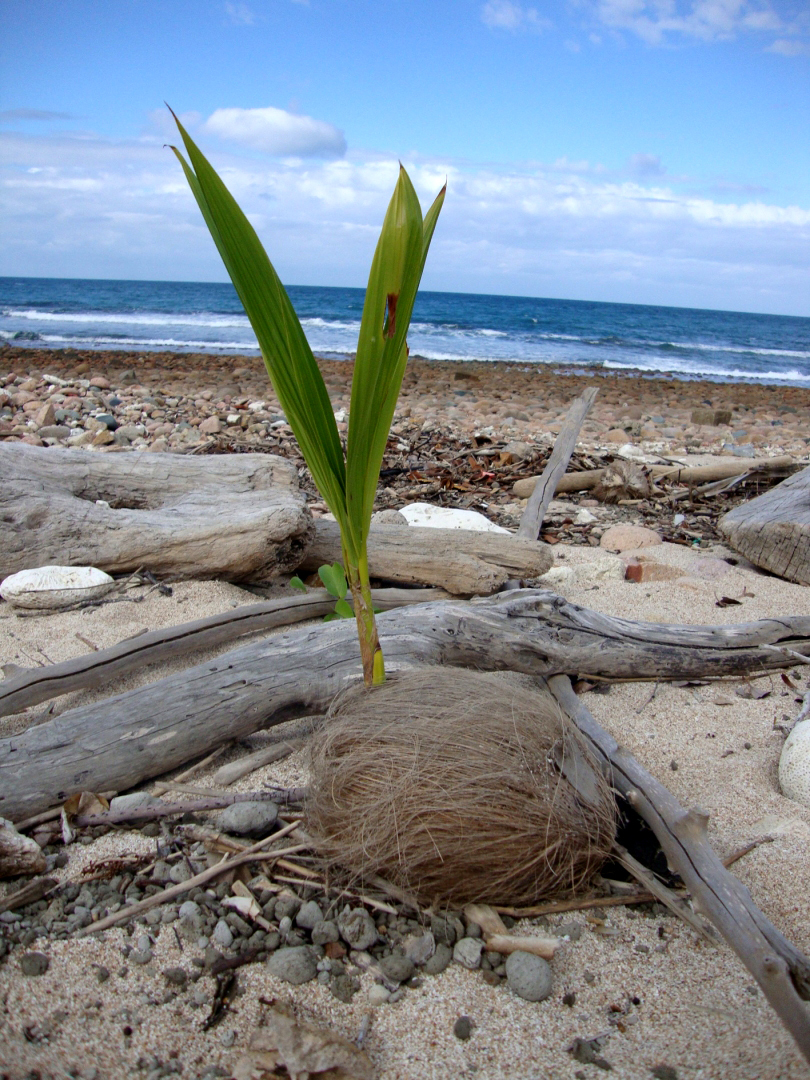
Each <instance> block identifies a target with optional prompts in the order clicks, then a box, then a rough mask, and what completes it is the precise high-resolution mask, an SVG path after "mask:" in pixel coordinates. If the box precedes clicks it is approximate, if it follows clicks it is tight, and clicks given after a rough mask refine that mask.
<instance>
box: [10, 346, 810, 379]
mask: <svg viewBox="0 0 810 1080" xmlns="http://www.w3.org/2000/svg"><path fill="white" fill-rule="evenodd" d="M10 352H13V353H14V355H18V354H21V353H25V352H31V353H35V354H44V355H56V356H57V357H68V358H73V359H75V358H76V357H78V356H80V357H82V359H88V358H90V357H93V356H102V357H107V356H114V357H116V358H119V357H120V358H127V357H129V358H132V357H137V358H138V359H142V358H148V359H149V360H150V361H151V360H156V359H159V358H161V357H188V358H189V359H194V360H198V361H199V360H206V359H212V360H217V359H219V360H234V361H240V362H241V363H243V364H244V363H250V362H257V363H259V364H261V362H262V358H261V352H260V350H259V347H258V345H257V346H256V347H255V348H254V349H251V350H250V351H247V352H235V351H233V350H220V349H214V348H211V349H203V350H195V349H192V348H190V347H189V348H174V349H141V348H138V347H137V346H134V345H133V346H129V347H128V348H125V349H124V348H120V349H116V348H113V347H111V346H107V345H105V346H103V347H97V346H90V345H88V346H84V347H73V346H56V345H43V344H42V343H41V342H30V343H28V344H25V343H23V342H15V341H13V340H6V341H3V342H2V344H0V361H2V358H3V356H4V354H6V353H10ZM315 358H316V360H318V362H319V363H320V362H324V363H336V364H347V363H348V364H351V363H353V362H354V358H355V354H354V352H339V351H329V350H320V351H318V352H315ZM414 362H418V363H421V364H428V365H438V366H439V367H444V366H446V365H450V364H452V365H461V366H463V367H473V366H476V367H477V366H483V367H488V368H508V369H516V370H521V371H526V372H535V371H536V372H545V373H548V374H549V375H559V376H567V377H571V378H584V379H588V378H619V379H621V378H628V379H648V380H654V381H655V380H664V381H667V382H675V383H700V384H707V385H710V386H755V387H756V386H762V387H774V388H777V389H796V390H808V391H810V378H805V379H790V378H787V377H786V378H775V377H772V376H768V377H767V378H765V377H762V378H760V377H757V376H756V375H737V376H734V375H722V374H719V373H712V374H708V375H703V376H701V375H694V374H690V373H688V372H679V371H675V370H672V371H669V370H666V369H661V370H657V369H652V368H642V367H632V366H630V365H620V364H616V365H614V366H610V365H609V364H608V363H605V362H601V363H600V362H599V361H596V360H582V361H580V362H577V361H556V360H555V361H539V360H538V361H531V360H519V359H509V360H504V359H496V358H493V359H483V358H480V357H471V358H464V357H456V358H438V357H430V356H422V355H421V354H420V353H417V352H413V353H411V354H410V356H409V359H408V363H409V364H412V363H414Z"/></svg>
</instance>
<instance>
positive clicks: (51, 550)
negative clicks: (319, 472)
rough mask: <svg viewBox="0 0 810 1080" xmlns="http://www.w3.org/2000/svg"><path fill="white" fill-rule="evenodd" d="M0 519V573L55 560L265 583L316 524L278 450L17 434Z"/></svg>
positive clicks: (1, 459) (2, 457)
mask: <svg viewBox="0 0 810 1080" xmlns="http://www.w3.org/2000/svg"><path fill="white" fill-rule="evenodd" d="M100 501H101V502H102V503H108V504H109V505H100ZM0 520H2V522H3V543H2V545H0V580H2V579H3V578H5V577H7V576H8V575H9V574H13V573H16V572H17V571H18V570H26V569H29V568H31V567H35V566H47V565H57V566H96V567H98V568H99V569H101V570H106V571H107V572H108V573H111V574H122V573H127V572H131V571H134V570H137V569H139V568H142V569H145V570H149V571H151V572H152V573H153V574H155V575H156V576H158V577H172V578H184V577H195V578H206V577H208V578H211V577H219V578H224V579H225V580H227V581H258V582H263V581H269V580H270V579H271V578H273V577H274V576H276V575H278V574H280V573H283V572H285V571H291V570H293V569H294V568H295V567H296V566H297V565H298V564H299V563H300V561H301V558H302V556H303V553H304V551H305V549H306V547H307V544H308V543H309V537H310V532H311V528H312V519H311V517H310V515H309V512H308V510H307V508H306V500H305V497H304V495H303V493H302V492H301V491H300V489H299V486H298V475H297V473H296V470H295V468H294V467H293V466H292V465H291V464H290V463H289V462H288V461H285V460H284V459H283V458H279V457H273V456H271V455H269V454H238V455H237V454H230V455H216V456H207V457H189V456H186V455H183V454H152V453H147V452H136V451H132V452H123V453H99V452H90V451H85V450H71V449H66V448H61V447H48V448H42V447H36V446H27V445H24V444H23V443H0Z"/></svg>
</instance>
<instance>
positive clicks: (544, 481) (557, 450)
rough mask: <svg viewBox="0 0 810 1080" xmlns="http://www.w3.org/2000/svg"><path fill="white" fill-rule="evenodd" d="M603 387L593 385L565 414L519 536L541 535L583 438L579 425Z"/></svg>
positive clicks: (522, 519)
mask: <svg viewBox="0 0 810 1080" xmlns="http://www.w3.org/2000/svg"><path fill="white" fill-rule="evenodd" d="M598 393H599V390H598V388H597V387H595V386H590V387H588V389H587V390H586V391H585V392H584V393H583V394H581V395H580V396H579V397H578V398H577V399H576V401H574V402H573V404H572V405H571V407H570V409H569V410H568V413H567V415H566V417H565V422H564V423H563V426H562V428H561V430H560V433H559V435H558V436H557V438H556V440H555V442H554V449H553V450H552V451H551V457H550V458H549V459H548V463H547V464H546V467H545V469H543V473H542V476H540V477H539V478H538V480H537V483H536V484H535V486H534V490H533V491H532V493H531V495H530V496H529V501H528V503H527V504H526V509H525V510H524V511H523V516H522V518H521V519H520V526H519V527H518V536H526V537H528V538H529V539H530V540H536V539H537V537H538V536H539V535H540V528H541V526H542V524H543V518H544V517H545V516H546V510H548V504H549V503H550V502H551V500H552V499H553V498H554V493H555V492H556V491H557V489H558V487H559V483H560V480H562V478H563V474H564V473H565V470H566V469H567V468H568V462H569V461H570V460H571V455H572V454H573V452H574V447H575V446H576V445H577V439H578V438H579V429H580V428H581V427H582V424H583V421H584V420H585V417H586V416H587V415H588V413H589V411H590V408H591V405H593V403H594V399H595V398H596V395H597V394H598Z"/></svg>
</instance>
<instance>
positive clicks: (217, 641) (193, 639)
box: [0, 589, 446, 716]
mask: <svg viewBox="0 0 810 1080" xmlns="http://www.w3.org/2000/svg"><path fill="white" fill-rule="evenodd" d="M372 596H373V599H374V603H375V604H376V605H377V606H378V607H379V608H380V609H381V610H383V611H387V610H389V608H393V607H403V606H405V605H407V604H425V603H428V602H429V601H431V600H440V599H442V598H443V597H445V596H446V594H445V593H444V592H443V591H442V590H441V589H374V590H372ZM334 608H335V601H334V599H332V598H331V597H328V596H327V595H326V591H325V590H323V589H317V590H315V591H314V592H311V593H307V595H306V596H301V595H300V594H297V593H296V594H294V595H290V596H284V597H281V598H280V599H278V600H266V601H264V602H263V603H261V604H246V605H245V606H244V607H239V608H236V609H234V610H233V611H226V612H223V613H222V614H221V615H208V616H207V617H205V618H203V619H195V620H193V621H192V622H187V623H181V624H180V625H179V626H170V627H166V628H164V629H162V630H152V631H151V632H150V633H148V634H139V635H138V637H136V638H128V639H127V640H125V641H120V642H119V643H118V644H117V645H111V646H110V647H109V648H108V649H98V650H97V651H96V652H91V653H85V654H83V655H82V656H77V657H74V658H73V659H72V660H64V661H62V662H61V663H59V664H51V665H49V666H48V667H40V668H29V669H26V670H25V671H22V672H20V673H19V674H17V675H13V676H12V677H11V678H10V679H5V680H4V681H3V682H2V683H0V716H10V715H11V714H12V713H15V712H21V711H22V710H23V709H27V708H29V707H30V706H31V705H38V704H40V702H42V701H50V699H51V698H54V697H58V696H59V695H60V694H67V693H69V692H70V691H72V690H87V689H91V688H92V687H95V686H104V685H107V684H109V682H110V679H112V678H113V677H114V676H116V677H117V676H120V675H123V674H124V673H125V672H128V671H135V670H140V669H141V668H144V667H146V666H147V665H148V664H157V663H159V662H161V661H163V660H169V659H171V660H174V659H176V658H177V657H178V656H185V655H187V654H188V653H190V652H194V651H196V650H197V649H208V648H211V647H212V646H215V645H222V644H225V643H226V642H229V641H234V640H236V639H237V638H239V637H242V636H244V635H245V634H254V633H256V632H257V631H260V630H271V629H273V627H276V626H287V625H290V624H293V623H298V622H304V621H305V620H307V619H317V618H320V617H322V616H323V615H328V614H329V612H330V611H334Z"/></svg>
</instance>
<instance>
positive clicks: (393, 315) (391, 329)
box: [385, 292, 399, 338]
mask: <svg viewBox="0 0 810 1080" xmlns="http://www.w3.org/2000/svg"><path fill="white" fill-rule="evenodd" d="M398 300H399V293H393V292H390V293H389V294H388V311H387V317H386V320H385V334H386V337H390V338H392V337H393V336H394V334H395V333H396V329H397V301H398Z"/></svg>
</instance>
